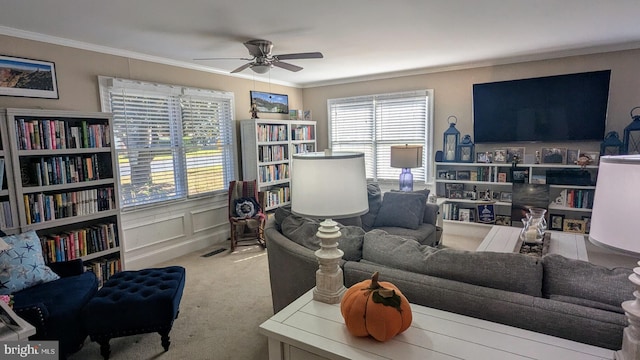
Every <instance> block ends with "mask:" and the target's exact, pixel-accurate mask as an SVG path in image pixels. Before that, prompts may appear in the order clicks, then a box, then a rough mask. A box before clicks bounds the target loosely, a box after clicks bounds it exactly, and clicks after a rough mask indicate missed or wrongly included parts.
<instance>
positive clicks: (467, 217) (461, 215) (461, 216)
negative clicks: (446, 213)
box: [458, 209, 471, 222]
mask: <svg viewBox="0 0 640 360" xmlns="http://www.w3.org/2000/svg"><path fill="white" fill-rule="evenodd" d="M458 220H460V221H462V222H471V209H460V210H458Z"/></svg>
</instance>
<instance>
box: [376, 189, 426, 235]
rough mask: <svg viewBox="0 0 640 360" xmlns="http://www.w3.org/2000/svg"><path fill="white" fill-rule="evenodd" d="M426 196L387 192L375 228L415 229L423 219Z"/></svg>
mask: <svg viewBox="0 0 640 360" xmlns="http://www.w3.org/2000/svg"><path fill="white" fill-rule="evenodd" d="M426 203H427V198H426V196H424V195H422V194H417V193H409V192H387V193H385V194H384V197H383V198H382V206H381V207H380V210H379V211H378V216H376V221H375V223H374V225H375V227H381V226H395V227H403V228H409V229H414V230H415V229H417V228H418V226H420V224H421V223H422V218H423V217H424V207H425V204H426Z"/></svg>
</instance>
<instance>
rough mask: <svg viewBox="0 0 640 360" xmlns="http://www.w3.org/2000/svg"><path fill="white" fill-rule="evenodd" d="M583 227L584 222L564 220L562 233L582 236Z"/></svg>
mask: <svg viewBox="0 0 640 360" xmlns="http://www.w3.org/2000/svg"><path fill="white" fill-rule="evenodd" d="M585 225H586V224H585V222H584V220H577V219H564V221H563V222H562V231H566V232H571V233H576V234H584V232H585V227H586V226H585Z"/></svg>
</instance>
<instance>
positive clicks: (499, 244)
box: [476, 225, 589, 261]
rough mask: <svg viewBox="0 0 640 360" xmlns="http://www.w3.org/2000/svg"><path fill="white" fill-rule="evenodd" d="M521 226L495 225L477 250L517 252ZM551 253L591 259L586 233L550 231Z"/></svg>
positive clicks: (571, 257)
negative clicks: (585, 240)
mask: <svg viewBox="0 0 640 360" xmlns="http://www.w3.org/2000/svg"><path fill="white" fill-rule="evenodd" d="M520 230H522V229H521V228H517V227H512V226H501V225H495V226H493V227H491V230H490V231H489V233H488V234H487V236H485V237H484V240H482V242H481V243H480V245H479V246H478V249H476V251H493V252H516V251H519V249H520V247H519V246H520V240H519V238H518V237H519V235H520ZM549 233H550V234H551V243H550V244H549V254H559V255H562V256H564V257H567V258H570V259H578V260H584V261H589V257H588V256H587V247H586V246H585V243H584V235H582V234H572V233H567V232H561V231H549Z"/></svg>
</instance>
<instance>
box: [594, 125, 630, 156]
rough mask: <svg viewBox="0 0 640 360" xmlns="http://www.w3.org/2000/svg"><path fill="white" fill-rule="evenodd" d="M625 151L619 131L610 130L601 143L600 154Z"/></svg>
mask: <svg viewBox="0 0 640 360" xmlns="http://www.w3.org/2000/svg"><path fill="white" fill-rule="evenodd" d="M622 153H624V144H623V143H622V141H620V137H619V136H618V133H617V132H615V131H609V132H608V133H607V135H606V136H605V137H604V141H603V142H602V143H601V144H600V155H620V154H622Z"/></svg>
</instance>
